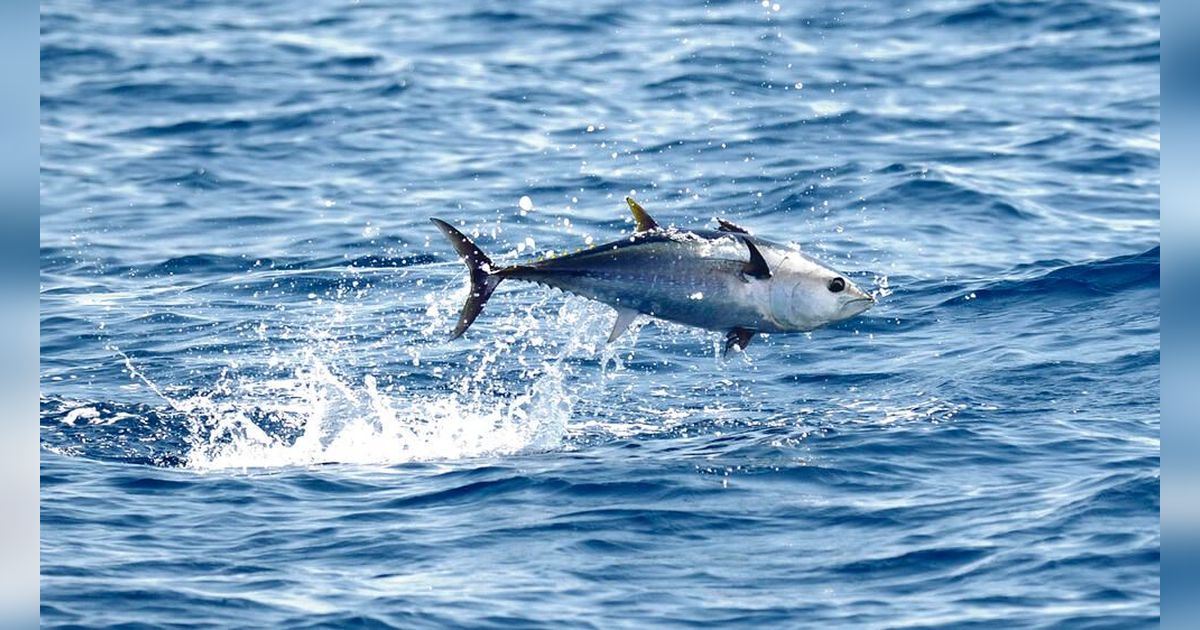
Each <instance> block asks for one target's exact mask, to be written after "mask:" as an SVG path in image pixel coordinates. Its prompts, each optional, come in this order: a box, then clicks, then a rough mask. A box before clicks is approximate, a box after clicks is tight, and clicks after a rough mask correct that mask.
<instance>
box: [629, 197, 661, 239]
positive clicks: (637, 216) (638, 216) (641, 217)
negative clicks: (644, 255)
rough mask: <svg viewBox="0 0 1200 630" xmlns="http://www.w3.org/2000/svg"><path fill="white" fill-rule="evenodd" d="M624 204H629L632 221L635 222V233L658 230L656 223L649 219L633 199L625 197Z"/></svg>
mask: <svg viewBox="0 0 1200 630" xmlns="http://www.w3.org/2000/svg"><path fill="white" fill-rule="evenodd" d="M625 203H627V204H629V209H630V210H632V211H633V220H634V221H636V222H637V231H639V232H649V231H650V230H657V229H658V223H656V222H655V221H654V219H652V218H650V214H649V213H647V212H646V209H645V208H643V207H642V206H641V205H639V204H638V202H636V201H634V200H633V197H626V198H625Z"/></svg>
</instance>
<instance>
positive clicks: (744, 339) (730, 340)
mask: <svg viewBox="0 0 1200 630" xmlns="http://www.w3.org/2000/svg"><path fill="white" fill-rule="evenodd" d="M754 333H755V331H753V330H750V329H749V328H741V327H738V328H734V329H733V330H730V331H729V332H728V333H726V334H725V354H726V355H728V354H729V351H730V350H731V349H732V348H733V347H734V346H737V349H738V350H745V349H746V346H748V345H750V340H751V339H753V338H754Z"/></svg>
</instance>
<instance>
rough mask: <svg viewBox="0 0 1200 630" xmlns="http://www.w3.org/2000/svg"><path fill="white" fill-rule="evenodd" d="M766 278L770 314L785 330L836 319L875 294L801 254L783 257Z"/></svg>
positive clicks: (867, 303) (858, 308)
mask: <svg viewBox="0 0 1200 630" xmlns="http://www.w3.org/2000/svg"><path fill="white" fill-rule="evenodd" d="M770 282H771V315H772V317H773V319H775V321H777V322H779V323H780V324H783V325H784V326H785V327H786V328H788V329H789V330H797V331H808V330H813V329H814V328H820V327H821V326H825V325H826V324H832V323H834V322H840V321H842V320H844V319H849V318H851V317H854V316H855V315H858V314H859V313H862V312H863V311H865V310H867V309H869V308H871V306H873V305H874V304H875V298H874V297H872V296H871V294H869V293H867V292H866V291H863V290H862V289H860V288H858V285H856V284H854V282H853V281H851V280H850V278H847V277H846V276H845V275H844V274H841V273H839V272H837V271H835V270H833V269H830V268H828V267H825V266H824V265H822V264H820V263H818V262H816V261H815V260H812V259H810V258H807V257H805V256H799V255H796V256H788V257H787V258H785V259H784V260H783V261H781V263H780V264H779V265H778V266H777V267H776V269H775V270H774V274H773V276H772V277H771V280H770Z"/></svg>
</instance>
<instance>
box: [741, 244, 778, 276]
mask: <svg viewBox="0 0 1200 630" xmlns="http://www.w3.org/2000/svg"><path fill="white" fill-rule="evenodd" d="M740 238H741V239H742V242H743V243H745V244H746V247H747V248H749V250H750V260H749V262H747V263H746V264H744V265H742V273H744V274H746V275H747V276H749V277H751V278H757V279H759V280H766V279H767V278H770V277H771V269H770V267H767V261H766V259H765V258H763V255H762V252H760V251H758V247H756V246H755V245H754V243H752V242H750V239H748V238H746V237H745V236H742V237H740Z"/></svg>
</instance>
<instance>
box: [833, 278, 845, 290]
mask: <svg viewBox="0 0 1200 630" xmlns="http://www.w3.org/2000/svg"><path fill="white" fill-rule="evenodd" d="M845 288H846V281H845V280H843V279H842V278H834V279H833V280H830V281H829V290H830V291H832V292H834V293H841V292H842V291H843V290H845Z"/></svg>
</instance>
